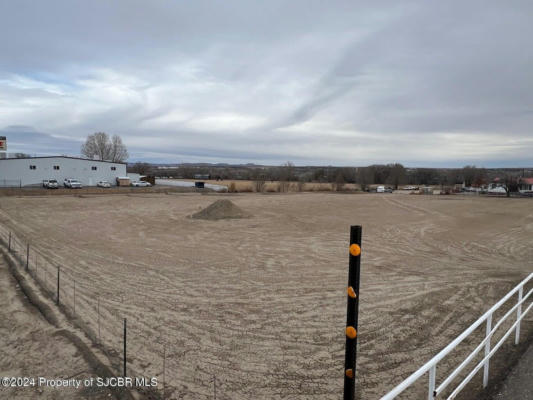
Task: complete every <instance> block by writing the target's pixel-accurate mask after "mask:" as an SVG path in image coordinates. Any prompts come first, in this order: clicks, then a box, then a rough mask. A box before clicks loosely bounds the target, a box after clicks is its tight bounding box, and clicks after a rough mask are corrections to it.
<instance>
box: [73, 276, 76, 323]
mask: <svg viewBox="0 0 533 400" xmlns="http://www.w3.org/2000/svg"><path fill="white" fill-rule="evenodd" d="M73 303H74V315H76V281H75V280H74V301H73Z"/></svg>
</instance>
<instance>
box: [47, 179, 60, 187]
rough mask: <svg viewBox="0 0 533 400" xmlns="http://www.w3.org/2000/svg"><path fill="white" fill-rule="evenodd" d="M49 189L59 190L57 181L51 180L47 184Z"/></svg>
mask: <svg viewBox="0 0 533 400" xmlns="http://www.w3.org/2000/svg"><path fill="white" fill-rule="evenodd" d="M46 188H47V189H57V188H59V183H58V182H57V181H56V180H55V179H49V180H48V183H47V184H46Z"/></svg>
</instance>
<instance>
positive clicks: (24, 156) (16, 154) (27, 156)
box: [14, 153, 30, 158]
mask: <svg viewBox="0 0 533 400" xmlns="http://www.w3.org/2000/svg"><path fill="white" fill-rule="evenodd" d="M14 156H15V158H29V157H30V155H29V154H26V153H15V154H14Z"/></svg>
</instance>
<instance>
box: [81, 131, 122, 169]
mask: <svg viewBox="0 0 533 400" xmlns="http://www.w3.org/2000/svg"><path fill="white" fill-rule="evenodd" d="M81 153H82V154H83V155H84V156H85V157H87V158H94V157H98V159H99V160H102V161H113V162H123V161H125V160H127V159H128V150H127V149H126V146H125V145H124V144H123V143H122V139H121V138H120V136H117V135H113V137H112V138H111V139H110V138H109V135H108V134H107V133H105V132H96V133H93V134H92V135H89V136H87V140H86V141H85V143H84V144H83V145H82V146H81Z"/></svg>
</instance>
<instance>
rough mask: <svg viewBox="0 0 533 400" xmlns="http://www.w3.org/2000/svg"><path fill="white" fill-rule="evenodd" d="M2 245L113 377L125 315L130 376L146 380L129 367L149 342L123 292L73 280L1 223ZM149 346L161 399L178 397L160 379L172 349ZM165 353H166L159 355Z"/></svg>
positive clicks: (72, 275)
mask: <svg viewBox="0 0 533 400" xmlns="http://www.w3.org/2000/svg"><path fill="white" fill-rule="evenodd" d="M0 241H1V242H3V244H4V246H5V247H6V248H7V250H8V252H9V253H10V254H11V255H12V256H13V257H14V258H15V260H16V261H17V262H16V263H15V267H16V268H18V269H22V270H25V271H26V273H27V274H28V275H30V276H31V278H33V281H34V282H35V283H36V284H37V285H38V286H39V287H40V288H41V290H42V293H43V294H44V295H45V296H47V297H48V298H49V299H51V300H53V301H54V302H55V304H56V305H57V307H58V308H59V309H60V310H61V311H62V312H63V314H64V315H65V316H66V317H67V319H68V320H69V321H71V322H73V323H74V325H75V326H77V327H79V328H80V329H81V330H82V331H83V332H84V333H85V334H86V335H87V337H88V338H89V339H90V340H91V341H92V342H93V344H94V345H96V346H98V348H99V349H100V350H101V351H102V352H103V353H104V354H105V355H106V356H107V357H108V359H109V361H110V363H111V367H112V369H113V370H114V372H115V373H116V375H117V376H122V375H123V370H122V365H123V336H124V335H123V321H124V318H126V317H127V318H128V324H127V328H128V335H127V365H128V369H127V372H128V376H145V375H144V372H145V371H143V368H142V367H141V368H140V366H139V365H132V364H131V358H132V357H131V356H130V355H135V354H136V352H137V351H138V350H139V348H140V347H141V346H142V347H144V348H146V347H147V346H150V343H152V342H151V338H149V337H148V336H147V335H146V332H143V330H141V329H138V328H139V326H140V323H141V322H142V321H140V320H139V319H138V318H134V316H133V315H132V314H131V313H128V312H127V305H126V304H125V298H124V294H123V293H120V292H117V291H114V292H111V291H109V290H104V289H102V288H97V287H94V286H92V285H88V284H87V283H86V282H85V281H84V280H83V279H82V278H76V274H75V273H74V272H73V271H72V270H71V269H69V268H68V267H67V266H65V265H62V264H59V263H55V262H52V261H50V260H49V259H48V257H47V256H46V255H44V254H43V252H42V251H41V249H39V247H38V246H37V245H36V244H35V243H31V242H30V241H28V240H24V239H22V238H21V237H19V236H18V235H17V234H16V233H15V232H13V231H12V230H9V229H7V228H6V227H5V226H3V225H0ZM152 347H153V348H152V349H150V350H149V351H150V352H152V353H153V354H154V355H156V356H159V359H160V360H161V366H160V367H158V368H156V369H157V371H158V373H157V374H156V375H153V374H152V375H151V376H155V377H156V378H157V381H158V385H157V392H158V394H159V397H160V398H169V397H166V396H167V395H168V394H170V393H176V389H177V388H176V387H173V385H172V383H171V382H168V380H166V381H165V378H164V377H166V376H168V374H169V370H170V369H171V368H177V366H176V365H175V363H173V362H172V361H171V360H169V358H168V357H171V356H172V354H173V353H175V351H173V350H172V349H170V348H168V349H167V348H165V346H162V345H153V346H152ZM157 347H160V348H157ZM165 351H166V352H167V354H165V355H163V352H165ZM148 379H149V377H148ZM163 382H164V384H163ZM178 396H179V393H178ZM207 398H212V397H210V396H209V397H207Z"/></svg>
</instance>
